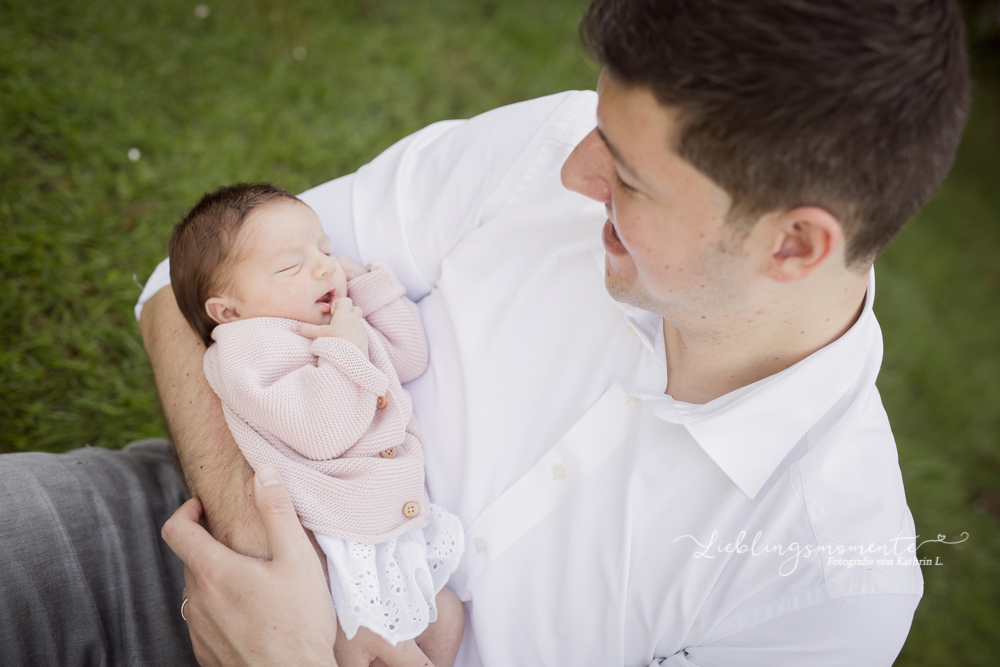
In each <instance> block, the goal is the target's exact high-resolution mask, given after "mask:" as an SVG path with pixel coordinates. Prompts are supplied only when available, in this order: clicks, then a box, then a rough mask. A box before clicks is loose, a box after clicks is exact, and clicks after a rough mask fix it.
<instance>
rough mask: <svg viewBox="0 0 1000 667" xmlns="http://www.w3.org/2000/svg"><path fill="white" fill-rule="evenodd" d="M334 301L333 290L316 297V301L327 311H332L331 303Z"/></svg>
mask: <svg viewBox="0 0 1000 667" xmlns="http://www.w3.org/2000/svg"><path fill="white" fill-rule="evenodd" d="M332 302H333V290H330V291H329V292H327V293H326V294H324V295H323V296H321V297H320V298H318V299H316V303H318V304H320V308H321V309H322V310H324V311H326V312H328V313H329V312H330V304H331V303H332Z"/></svg>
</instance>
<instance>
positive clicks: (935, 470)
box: [0, 0, 1000, 666]
mask: <svg viewBox="0 0 1000 667" xmlns="http://www.w3.org/2000/svg"><path fill="white" fill-rule="evenodd" d="M195 4H197V3H195V2H191V3H183V4H181V3H176V2H149V1H146V0H138V1H132V2H124V1H122V0H107V1H106V2H99V3H79V2H68V1H62V0H57V1H53V0H48V1H46V2H27V1H24V0H0V137H2V143H0V230H2V231H0V275H2V287H0V289H2V292H0V318H2V319H0V420H2V426H3V428H2V429H0V452H12V451H26V450H44V451H54V452H55V451H64V450H67V449H71V448H74V447H78V446H81V445H83V444H84V443H90V444H93V445H101V446H105V447H120V446H121V445H123V444H124V443H126V442H128V441H129V440H132V439H136V438H141V437H147V436H155V435H163V434H164V433H165V429H164V426H163V422H162V418H161V416H160V414H159V409H158V407H157V404H156V397H155V393H154V390H153V381H152V376H151V374H150V370H149V365H148V362H147V360H146V357H145V353H144V352H143V350H142V345H141V342H140V340H139V335H138V330H137V327H136V324H135V321H134V318H133V317H132V306H133V304H134V302H135V300H136V298H137V296H138V293H139V289H138V288H137V287H136V285H135V283H134V281H133V274H134V275H135V276H136V277H137V279H138V280H139V281H144V280H145V279H146V277H147V276H148V275H149V273H150V271H151V270H152V268H153V267H154V266H155V264H156V263H157V262H158V261H159V260H160V259H161V258H162V257H163V255H164V253H165V245H166V240H167V237H168V235H169V232H170V229H171V227H172V226H173V224H174V222H176V221H177V219H179V217H180V216H181V215H183V213H184V212H185V211H186V210H187V209H188V208H189V207H190V206H191V205H192V204H193V203H194V202H195V201H196V200H197V198H198V196H199V195H200V194H201V193H202V192H203V191H205V190H206V189H210V188H213V187H215V186H218V185H222V184H225V183H229V182H233V181H237V180H272V181H276V182H279V183H281V184H282V185H284V186H286V187H288V188H289V189H291V190H293V191H299V190H303V189H306V188H308V187H311V186H313V185H316V184H319V183H322V182H324V181H327V180H329V179H331V178H334V177H336V176H339V175H341V174H344V173H347V172H350V171H353V170H355V169H356V168H358V167H359V166H360V165H362V164H364V163H365V162H367V161H368V160H370V159H371V158H372V157H374V156H375V155H377V154H378V153H379V152H380V151H381V150H383V149H384V148H385V147H387V146H388V145H390V144H391V143H392V142H394V141H395V140H397V139H399V138H400V137H403V136H405V135H406V134H408V133H410V132H412V131H414V130H416V129H418V128H420V127H422V126H424V125H426V124H428V123H431V122H433V121H436V120H440V119H442V118H458V117H468V116H471V115H473V114H476V113H479V112H481V111H485V110H487V109H490V108H493V107H495V106H498V105H501V104H506V103H509V102H515V101H519V100H523V99H528V98H531V97H536V96H539V95H543V94H547V93H552V92H556V91H560V90H565V89H567V88H590V87H593V84H594V82H595V79H596V69H595V67H594V66H593V65H592V64H591V63H589V62H588V61H587V60H586V58H585V57H584V56H583V55H582V52H581V49H580V47H579V46H578V41H577V38H576V24H577V21H578V20H579V17H580V15H581V13H582V9H583V7H584V6H585V5H586V0H560V1H554V0H545V1H542V2H539V1H538V0H534V1H530V2H529V1H528V0H504V1H503V2H500V1H499V0H494V1H486V0H395V1H394V0H384V1H381V2H375V1H365V0H340V1H338V2H335V3H332V2H319V1H317V2H296V3H288V2H277V1H273V2H272V1H268V0H243V1H241V2H231V3H226V4H222V3H218V4H215V3H213V4H212V5H211V10H212V11H211V14H210V16H209V17H208V18H207V19H204V20H201V19H198V18H196V17H195V15H194V7H195ZM296 47H302V48H305V49H306V52H307V57H306V58H305V60H302V61H298V60H296V59H294V58H293V57H292V52H293V49H295V48H296ZM987 71H988V70H987V68H986V67H983V68H982V72H984V73H985V72H987ZM992 71H994V72H995V71H997V68H995V67H994V69H993V70H992ZM981 78H982V77H981ZM998 83H1000V82H998V81H997V80H982V81H981V84H980V86H979V87H977V89H976V91H975V108H974V114H973V118H972V121H971V123H970V126H969V130H968V132H967V136H966V139H965V142H964V144H963V147H962V151H961V153H960V155H959V159H958V162H957V164H956V167H955V170H954V172H953V174H952V176H951V177H950V178H949V180H948V181H947V183H946V184H945V186H944V187H943V188H942V190H941V192H940V193H939V194H938V196H937V197H936V198H935V199H934V201H933V202H931V204H930V205H929V206H928V207H927V208H926V209H925V210H924V211H923V212H922V213H921V214H920V215H919V216H918V217H917V219H916V220H914V221H913V222H911V223H910V224H909V225H908V226H907V228H906V229H905V230H904V231H903V233H902V234H901V235H900V237H899V238H898V239H897V240H896V241H894V242H893V244H891V245H890V246H889V248H888V249H887V251H886V252H885V254H884V256H883V258H882V259H880V260H879V263H878V277H879V294H878V300H877V305H876V311H877V313H878V316H879V319H880V321H881V323H882V327H883V332H884V335H885V345H886V354H885V363H884V365H883V370H882V374H881V377H880V379H879V387H880V389H881V392H882V397H883V401H884V403H885V405H886V409H887V411H888V412H889V416H890V419H891V421H892V424H893V428H894V430H895V433H896V437H897V442H898V445H899V453H900V464H901V467H902V471H903V476H904V478H905V483H906V488H907V493H908V500H909V503H910V507H911V508H912V510H913V514H914V517H915V520H916V524H917V529H918V531H919V532H920V533H921V534H922V535H924V536H925V537H934V536H936V535H937V534H939V533H940V534H946V535H948V537H949V538H952V537H954V536H956V535H958V534H959V533H961V532H962V531H967V532H969V533H970V538H969V541H968V542H967V543H966V544H965V545H963V546H962V547H954V546H935V545H928V546H926V547H925V548H924V549H923V550H922V551H921V555H926V556H930V557H935V556H939V557H940V558H941V561H942V562H943V563H944V564H943V565H941V566H936V567H934V566H931V567H926V568H925V570H924V576H925V581H926V585H927V592H926V595H925V598H924V601H923V602H922V603H921V606H920V608H919V609H918V612H917V616H916V619H915V621H914V626H913V631H912V632H911V634H910V638H909V640H908V642H907V644H906V646H905V647H904V650H903V653H902V655H901V657H900V659H899V661H898V662H897V664H899V665H907V666H917V665H920V666H924V665H927V666H930V665H983V666H985V665H992V664H995V662H996V655H997V654H998V653H1000V638H997V636H996V633H995V629H996V628H997V627H998V626H1000V611H998V610H1000V586H998V584H997V582H998V581H1000V557H998V556H1000V442H998V439H1000V354H998V342H1000V334H998V332H1000V224H998V221H1000V213H998V212H1000V85H998ZM131 148H138V149H139V150H140V151H141V155H142V156H141V159H140V160H138V161H137V162H132V161H130V160H129V158H128V157H127V153H128V151H129V149H131Z"/></svg>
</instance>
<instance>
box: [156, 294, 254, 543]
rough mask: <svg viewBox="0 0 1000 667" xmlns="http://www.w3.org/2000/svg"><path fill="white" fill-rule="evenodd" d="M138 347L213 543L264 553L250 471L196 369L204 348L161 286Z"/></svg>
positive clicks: (216, 399) (171, 295) (216, 400)
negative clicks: (149, 369)
mask: <svg viewBox="0 0 1000 667" xmlns="http://www.w3.org/2000/svg"><path fill="white" fill-rule="evenodd" d="M139 330H140V331H141V332H142V340H143V344H144V345H145V346H146V353H147V354H148V355H149V361H150V363H151V364H152V367H153V375H154V376H155V378H156V388H157V391H158V392H159V394H160V403H161V405H162V406H163V413H164V415H165V416H166V419H167V428H168V429H169V430H170V435H171V437H172V438H173V441H174V445H175V447H176V448H177V455H178V457H179V458H180V462H181V467H182V468H183V469H184V477H185V478H186V479H187V483H188V488H190V490H191V493H192V495H194V496H196V497H198V498H199V499H200V500H201V502H202V505H203V506H204V508H205V520H206V523H207V524H208V525H207V527H208V529H209V530H210V531H211V533H212V535H214V536H215V538H216V539H217V540H219V541H220V542H222V543H224V544H226V545H227V546H229V547H230V548H232V549H233V550H235V551H238V552H240V553H243V554H246V555H248V556H257V557H268V555H269V549H268V545H267V538H266V537H265V533H264V529H263V526H262V525H261V523H260V518H259V517H258V515H257V512H256V511H255V510H254V505H253V498H252V495H251V484H252V483H253V470H252V469H251V468H250V465H249V464H248V463H247V462H246V459H244V458H243V454H242V453H240V450H239V448H238V447H237V445H236V441H235V440H233V436H232V434H231V433H230V432H229V427H228V425H227V424H226V419H225V416H224V415H223V413H222V404H221V403H220V402H219V398H218V396H216V395H215V392H214V391H212V388H211V387H210V386H209V384H208V381H207V380H206V379H205V374H204V372H203V370H202V359H203V357H204V353H205V346H204V344H203V343H202V342H201V340H200V339H199V337H198V336H197V334H195V333H194V331H193V330H192V329H191V327H190V326H188V323H187V321H185V319H184V316H183V315H181V312H180V310H179V309H178V308H177V302H176V300H175V299H174V294H173V290H171V289H170V288H169V287H165V288H164V289H161V290H160V291H159V292H157V294H156V295H155V296H154V297H153V298H152V299H150V300H149V301H148V302H147V303H146V305H145V306H144V307H143V310H142V318H141V319H140V321H139Z"/></svg>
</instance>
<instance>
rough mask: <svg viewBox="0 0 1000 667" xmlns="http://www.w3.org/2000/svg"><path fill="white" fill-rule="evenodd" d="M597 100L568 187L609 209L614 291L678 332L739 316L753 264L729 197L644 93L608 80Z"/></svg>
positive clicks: (669, 117)
mask: <svg viewBox="0 0 1000 667" xmlns="http://www.w3.org/2000/svg"><path fill="white" fill-rule="evenodd" d="M598 94H599V97H600V101H599V104H598V108H597V129H595V130H594V131H593V132H592V133H591V134H589V135H588V136H587V137H586V138H585V139H584V140H583V141H582V142H581V143H580V145H578V146H577V147H576V149H575V150H574V151H573V154H572V155H570V157H569V159H568V160H567V161H566V164H565V165H564V166H563V170H562V179H563V184H564V185H565V186H566V187H567V188H569V189H571V190H575V191H576V192H579V193H581V194H583V195H586V196H587V197H590V198H591V199H596V200H597V201H600V202H603V203H604V205H605V208H606V209H607V214H608V221H607V223H605V226H604V233H603V241H604V248H605V250H606V251H607V256H606V259H605V267H606V272H605V282H606V285H607V289H608V292H609V293H610V294H611V296H612V297H613V298H614V299H615V300H617V301H622V302H625V303H630V304H632V305H635V306H638V307H640V308H643V309H645V310H649V311H652V312H656V313H659V314H661V315H663V316H664V317H665V318H666V319H667V320H668V321H671V322H674V323H675V324H679V322H680V321H683V320H685V319H690V318H691V317H696V318H697V317H699V316H700V317H701V318H704V317H707V316H712V315H722V314H726V313H730V312H731V313H733V314H735V312H736V311H737V310H739V308H738V304H739V303H740V302H741V298H742V290H743V289H745V286H746V283H747V278H748V277H749V275H748V273H747V272H748V270H749V266H748V265H749V260H748V259H747V258H746V256H745V255H743V254H742V252H741V250H740V247H741V243H740V238H739V237H738V236H737V235H736V234H734V232H733V230H732V227H731V226H727V224H726V222H725V216H726V214H727V212H728V211H729V206H730V198H729V196H728V195H727V194H726V192H725V191H723V190H722V189H720V188H719V187H718V186H717V185H715V183H713V182H712V181H711V180H709V179H708V178H707V177H706V176H705V175H704V174H702V173H701V172H699V171H698V170H696V169H695V168H694V167H693V166H691V165H690V164H689V163H688V162H686V161H685V160H683V159H681V158H680V157H679V156H678V155H677V154H676V153H675V152H674V151H673V150H672V146H673V145H674V137H675V133H676V129H677V120H676V118H675V116H674V114H673V113H672V112H671V111H670V110H669V109H667V108H665V107H663V106H662V105H660V104H659V102H657V101H656V99H655V98H654V97H653V95H652V93H650V92H649V90H648V89H646V88H645V87H642V86H635V87H632V86H625V85H623V84H621V83H619V82H616V81H615V80H614V79H613V78H611V77H610V76H608V75H607V73H604V74H602V75H601V79H600V82H599V84H598ZM734 307H735V309H734Z"/></svg>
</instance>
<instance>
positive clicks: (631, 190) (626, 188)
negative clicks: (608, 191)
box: [615, 171, 636, 195]
mask: <svg viewBox="0 0 1000 667" xmlns="http://www.w3.org/2000/svg"><path fill="white" fill-rule="evenodd" d="M615 180H616V181H618V187H620V188H621V189H622V191H623V192H624V193H625V194H627V195H632V194H635V192H636V190H635V188H633V187H632V186H631V185H629V184H628V183H626V182H625V181H623V180H622V177H621V176H619V175H618V172H617V171H616V172H615Z"/></svg>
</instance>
